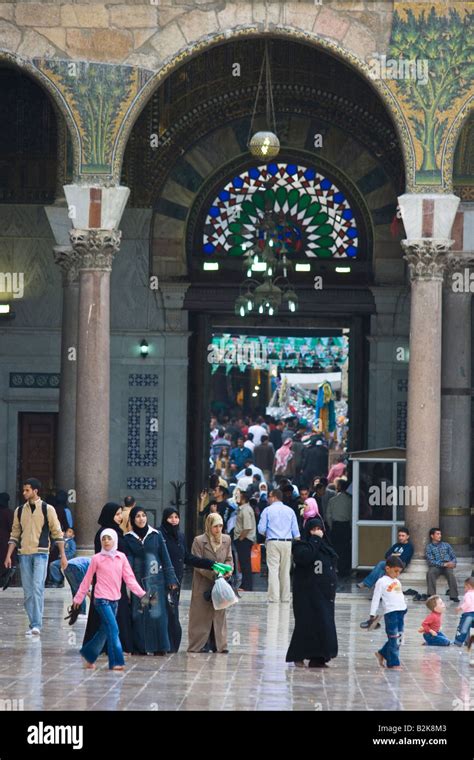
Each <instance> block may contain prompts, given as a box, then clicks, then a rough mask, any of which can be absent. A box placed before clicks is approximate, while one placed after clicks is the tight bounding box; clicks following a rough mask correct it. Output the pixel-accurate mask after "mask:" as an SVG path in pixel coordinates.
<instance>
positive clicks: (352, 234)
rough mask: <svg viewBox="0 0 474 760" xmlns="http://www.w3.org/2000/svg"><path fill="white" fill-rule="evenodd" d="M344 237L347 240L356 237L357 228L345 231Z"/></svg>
mask: <svg viewBox="0 0 474 760" xmlns="http://www.w3.org/2000/svg"><path fill="white" fill-rule="evenodd" d="M346 235H347V237H348V238H355V237H357V235H358V232H357V228H356V227H350V229H348V230H347V232H346Z"/></svg>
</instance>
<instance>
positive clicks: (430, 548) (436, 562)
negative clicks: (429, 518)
mask: <svg viewBox="0 0 474 760" xmlns="http://www.w3.org/2000/svg"><path fill="white" fill-rule="evenodd" d="M441 538H442V536H441V530H440V528H431V530H430V541H431V543H429V544H427V546H426V561H427V563H428V572H427V573H426V585H427V586H428V596H434V594H436V581H437V580H438V578H439V576H440V575H445V576H446V578H447V580H448V584H449V598H450V599H451V601H452V602H459V598H458V584H457V582H456V576H455V575H454V568H455V567H456V564H457V559H456V555H455V553H454V552H453V549H452V547H451V545H450V544H447V543H445V542H444V541H441Z"/></svg>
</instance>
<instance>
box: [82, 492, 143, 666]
mask: <svg viewBox="0 0 474 760" xmlns="http://www.w3.org/2000/svg"><path fill="white" fill-rule="evenodd" d="M121 521H122V507H121V506H120V504H116V503H115V502H113V501H109V502H107V504H104V506H103V508H102V512H101V513H100V517H99V519H98V521H97V522H98V523H99V525H100V528H99V530H98V531H97V533H96V534H95V538H94V549H95V553H96V554H98V553H99V552H100V551H101V549H102V544H101V541H100V534H101V532H102V531H103V530H104V528H113V529H114V530H115V531H116V533H117V535H118V547H117V548H118V550H119V552H123V553H124V554H126V551H125V549H126V547H125V544H124V540H123V532H122V530H121V528H120V523H121ZM94 586H95V582H94ZM94 586H93V587H92V593H91V599H90V605H89V615H88V618H87V626H86V631H85V633H84V641H83V642H82V645H83V646H84V644H86V643H87V642H88V641H89V639H91V638H92V637H93V636H95V634H96V633H97V631H98V630H99V628H100V624H101V620H100V617H99V614H98V612H97V610H96V609H95V605H94ZM117 624H118V627H119V635H120V642H121V644H122V649H123V652H124V654H130V653H131V652H132V648H133V638H132V615H131V610H130V601H129V598H128V595H127V587H126V585H125V583H122V589H121V597H120V601H119V605H118V610H117ZM106 647H107V645H105V647H104V652H106V651H107V649H106Z"/></svg>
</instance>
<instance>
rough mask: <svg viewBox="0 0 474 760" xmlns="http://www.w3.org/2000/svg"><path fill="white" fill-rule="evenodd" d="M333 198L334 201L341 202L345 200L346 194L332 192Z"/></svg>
mask: <svg viewBox="0 0 474 760" xmlns="http://www.w3.org/2000/svg"><path fill="white" fill-rule="evenodd" d="M334 200H335V201H336V203H342V202H343V201H345V200H346V196H345V195H344V193H334Z"/></svg>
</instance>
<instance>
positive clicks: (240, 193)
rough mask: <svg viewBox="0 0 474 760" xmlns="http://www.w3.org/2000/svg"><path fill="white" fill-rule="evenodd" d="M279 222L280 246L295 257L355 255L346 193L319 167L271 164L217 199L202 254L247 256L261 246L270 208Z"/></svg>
mask: <svg viewBox="0 0 474 760" xmlns="http://www.w3.org/2000/svg"><path fill="white" fill-rule="evenodd" d="M265 210H271V212H272V217H273V219H274V221H276V222H277V225H278V227H277V230H278V232H277V237H276V238H275V239H274V245H276V246H277V247H278V246H284V247H285V249H286V251H287V253H288V255H289V256H290V257H291V256H293V257H295V258H296V257H298V258H300V257H305V256H307V257H313V258H314V257H317V258H326V259H327V258H347V257H351V258H355V257H356V256H357V253H358V237H359V232H358V230H357V224H356V220H355V217H354V213H353V211H352V209H351V206H350V204H349V201H348V199H347V197H346V195H345V194H344V193H343V192H342V191H341V190H339V188H337V187H336V186H335V184H334V183H333V182H332V181H331V180H330V179H327V178H326V177H324V176H323V175H322V174H320V173H319V172H318V171H317V170H316V169H315V168H314V167H306V166H301V165H298V164H288V163H268V164H263V165H260V166H254V167H251V168H250V169H247V170H246V171H244V172H243V173H241V174H239V175H237V176H235V177H233V178H232V179H231V180H230V181H228V182H227V184H226V185H225V186H224V187H223V188H222V190H220V192H219V193H218V194H217V196H216V197H215V199H214V200H213V202H212V204H211V206H210V208H209V211H208V214H207V217H206V220H205V224H204V235H203V247H202V254H203V255H204V256H205V257H214V256H216V255H229V256H242V255H243V254H244V252H245V251H246V249H247V248H250V247H251V246H253V245H255V244H260V245H261V247H263V236H264V233H263V231H261V230H259V229H258V226H259V223H260V221H261V220H262V218H263V215H264V211H265Z"/></svg>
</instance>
